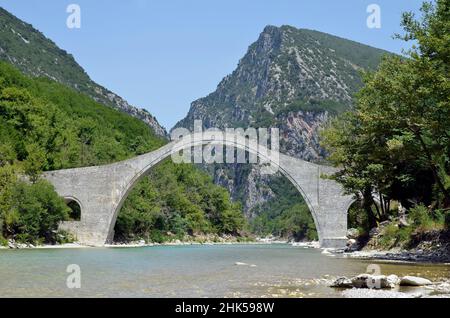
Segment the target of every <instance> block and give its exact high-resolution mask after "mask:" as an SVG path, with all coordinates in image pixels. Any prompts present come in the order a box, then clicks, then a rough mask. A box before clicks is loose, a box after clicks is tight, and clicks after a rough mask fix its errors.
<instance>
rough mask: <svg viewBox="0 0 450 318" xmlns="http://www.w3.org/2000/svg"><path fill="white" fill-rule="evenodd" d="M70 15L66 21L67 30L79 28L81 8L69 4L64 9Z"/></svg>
mask: <svg viewBox="0 0 450 318" xmlns="http://www.w3.org/2000/svg"><path fill="white" fill-rule="evenodd" d="M66 12H67V13H70V14H69V16H68V17H67V20H66V25H67V27H68V28H69V29H80V28H81V8H80V6H79V5H78V4H69V5H68V6H67V9H66Z"/></svg>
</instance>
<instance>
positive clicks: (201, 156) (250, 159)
mask: <svg viewBox="0 0 450 318" xmlns="http://www.w3.org/2000/svg"><path fill="white" fill-rule="evenodd" d="M171 139H172V140H173V141H176V143H175V144H174V149H172V160H173V162H175V163H208V164H211V163H250V164H259V165H261V173H263V174H273V173H275V172H277V171H278V167H279V160H280V153H279V148H280V146H279V144H280V141H279V130H278V128H271V129H268V128H258V129H256V128H247V129H245V130H244V129H243V128H226V129H225V131H223V130H220V129H218V128H209V129H206V130H205V131H203V124H202V121H201V120H195V121H194V132H191V131H189V130H188V129H186V128H176V129H174V130H173V131H172V133H171ZM269 140H270V148H269Z"/></svg>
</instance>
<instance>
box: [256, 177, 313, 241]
mask: <svg viewBox="0 0 450 318" xmlns="http://www.w3.org/2000/svg"><path fill="white" fill-rule="evenodd" d="M270 188H271V190H272V192H274V194H275V196H276V197H277V200H273V201H269V202H268V203H267V204H264V205H262V206H260V207H257V210H259V213H258V216H257V217H255V218H254V219H253V220H252V222H251V228H252V231H253V232H254V233H255V234H258V235H269V234H272V235H276V236H280V237H285V238H291V239H294V240H296V241H301V240H305V239H306V240H316V239H317V232H316V228H315V224H314V220H313V218H312V216H311V212H310V211H309V209H308V206H307V205H306V203H305V202H304V201H303V199H302V198H301V196H300V195H299V193H298V190H297V189H296V188H295V187H294V186H293V185H292V184H291V183H290V181H289V180H287V179H286V178H277V179H274V180H272V182H271V183H270ZM281 192H283V195H280V194H281Z"/></svg>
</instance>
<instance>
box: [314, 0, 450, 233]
mask: <svg viewBox="0 0 450 318" xmlns="http://www.w3.org/2000/svg"><path fill="white" fill-rule="evenodd" d="M422 13H423V16H422V19H421V20H416V19H415V17H414V15H413V14H412V13H405V14H404V15H403V20H402V25H403V27H404V29H405V32H406V34H405V35H404V36H399V35H398V36H397V37H398V38H402V39H404V40H406V41H410V40H413V41H415V42H416V44H415V45H414V46H413V48H412V49H411V50H409V51H408V52H407V53H408V58H401V57H398V56H387V57H385V59H384V60H383V62H382V63H381V65H380V67H379V69H378V70H377V71H376V72H375V73H367V74H365V77H364V87H363V88H362V89H361V91H360V92H359V93H358V94H357V96H356V105H355V109H354V110H353V111H351V112H348V113H346V114H344V115H342V116H340V117H339V118H337V119H336V120H334V121H333V122H332V123H331V125H330V127H329V128H328V129H326V130H325V131H324V132H323V134H322V137H323V138H322V142H323V145H324V146H325V147H326V148H327V150H328V151H329V152H330V153H331V155H330V161H332V162H333V163H334V164H335V165H336V166H339V167H340V168H341V170H340V171H339V172H338V173H336V174H335V175H334V176H333V178H335V179H336V180H337V181H339V182H340V183H342V184H343V185H344V187H345V188H346V189H347V191H348V192H349V193H354V194H356V195H357V196H360V197H361V198H363V199H364V202H365V203H364V204H365V210H366V212H367V213H368V216H369V224H370V225H371V226H373V225H375V224H376V221H380V220H383V219H386V218H387V214H388V212H389V203H390V201H391V199H395V200H399V201H400V202H401V203H402V204H403V205H404V206H406V207H410V206H411V205H413V204H415V203H417V202H423V203H426V204H427V205H428V204H437V205H442V206H444V207H448V206H449V205H450V195H449V189H450V183H449V180H450V179H449V174H450V161H449V154H450V151H449V145H450V140H449V133H450V100H449V96H450V72H449V67H450V66H449V65H450V64H449V63H450V59H449V52H450V51H449V44H450V19H449V14H450V2H449V1H446V0H438V1H436V2H435V3H434V4H432V3H425V4H424V5H423V7H422ZM374 193H375V194H376V196H377V197H378V198H379V200H380V204H374V201H373V195H374Z"/></svg>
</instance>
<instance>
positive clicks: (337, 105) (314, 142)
mask: <svg viewBox="0 0 450 318" xmlns="http://www.w3.org/2000/svg"><path fill="white" fill-rule="evenodd" d="M385 54H389V53H388V52H386V51H383V50H380V49H376V48H373V47H370V46H367V45H364V44H361V43H357V42H354V41H350V40H346V39H343V38H339V37H336V36H333V35H329V34H326V33H322V32H318V31H312V30H306V29H297V28H294V27H292V26H286V25H285V26H281V27H276V26H267V27H266V28H265V29H264V31H263V32H262V33H261V34H260V36H259V38H258V40H257V41H256V42H255V43H253V44H252V45H250V47H249V49H248V51H247V53H246V54H245V56H244V57H243V58H242V59H241V60H240V61H239V64H238V66H237V68H236V70H235V71H234V72H233V73H232V74H230V75H228V76H226V77H225V78H224V79H223V80H222V81H221V82H220V83H219V85H218V87H217V89H216V90H215V91H214V92H213V93H211V94H209V95H208V96H206V97H204V98H201V99H198V100H196V101H194V102H193V103H192V105H191V108H190V110H189V113H188V114H187V116H186V117H185V118H184V119H183V120H181V121H180V122H178V123H177V125H176V126H175V127H185V128H191V127H192V125H193V122H194V120H197V119H199V120H202V121H203V125H204V126H205V127H204V128H210V127H218V128H224V127H243V128H246V127H277V128H279V129H280V139H281V140H280V143H281V144H280V150H281V151H282V152H283V153H286V154H288V155H291V156H294V157H298V158H301V159H304V160H308V161H321V160H323V159H324V158H325V157H326V153H325V152H324V150H323V149H322V148H321V147H320V145H319V134H318V131H319V129H320V128H321V127H322V126H323V125H324V124H325V123H326V122H327V121H328V120H329V119H330V117H332V116H334V115H336V114H337V113H340V112H342V111H344V110H348V109H350V108H351V107H352V97H353V94H354V93H355V92H356V91H357V90H358V89H359V88H360V87H361V85H362V79H361V74H360V72H361V71H362V70H374V69H376V67H377V65H378V64H379V62H380V61H381V59H382V56H383V55H385ZM205 168H206V169H209V170H210V171H211V173H212V174H213V175H214V177H215V180H216V182H217V183H219V184H221V185H223V186H225V187H227V188H228V189H229V190H230V191H231V192H232V194H233V197H234V198H235V199H239V200H241V201H242V202H243V204H244V208H245V210H246V211H247V215H248V216H249V217H253V216H255V215H257V214H258V213H260V211H262V210H264V209H266V208H267V204H268V203H269V202H270V201H271V200H273V198H274V196H275V195H274V191H273V189H271V187H270V186H269V184H270V183H271V180H273V178H269V177H267V176H262V175H261V174H260V173H259V171H258V167H255V166H253V167H251V168H250V167H246V166H242V165H237V166H233V165H222V166H220V167H217V166H216V167H214V168H211V167H205ZM278 183H279V182H278ZM282 192H283V191H281V193H282ZM258 211H259V212H258Z"/></svg>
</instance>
